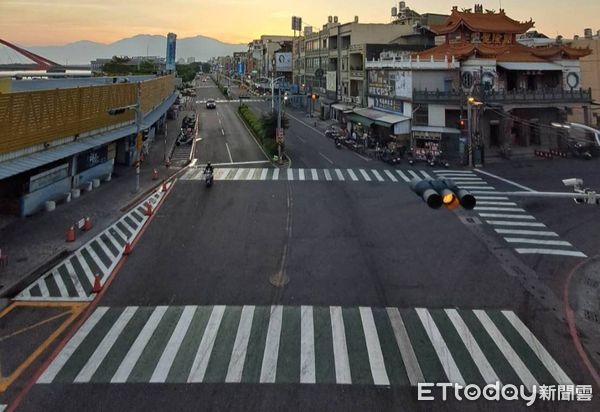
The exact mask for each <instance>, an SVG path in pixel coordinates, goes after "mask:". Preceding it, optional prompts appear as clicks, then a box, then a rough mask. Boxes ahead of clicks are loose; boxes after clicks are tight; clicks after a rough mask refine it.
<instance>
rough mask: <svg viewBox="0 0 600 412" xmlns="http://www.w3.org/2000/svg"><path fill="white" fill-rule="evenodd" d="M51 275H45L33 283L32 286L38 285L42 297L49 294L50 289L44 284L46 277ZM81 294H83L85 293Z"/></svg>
mask: <svg viewBox="0 0 600 412" xmlns="http://www.w3.org/2000/svg"><path fill="white" fill-rule="evenodd" d="M51 276H53V275H48V276H45V277H43V278H42V279H40V281H39V282H37V283H34V284H33V285H34V286H35V285H38V286H39V287H40V291H41V293H42V297H44V296H50V291H49V290H48V285H47V284H46V279H48V278H49V277H51ZM83 296H85V294H84V295H83Z"/></svg>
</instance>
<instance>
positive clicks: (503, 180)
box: [474, 169, 535, 192]
mask: <svg viewBox="0 0 600 412" xmlns="http://www.w3.org/2000/svg"><path fill="white" fill-rule="evenodd" d="M474 170H475V171H476V172H477V173H482V174H484V175H487V176H490V177H493V178H494V179H498V180H500V181H502V182H504V183H508V184H509V185H513V186H516V187H518V188H519V189H523V190H526V191H528V192H535V190H533V189H531V188H529V187H527V186H523V185H520V184H518V183H516V182H513V181H512V180H508V179H505V178H503V177H500V176H496V175H495V174H492V173H490V172H486V171H484V170H481V169H474Z"/></svg>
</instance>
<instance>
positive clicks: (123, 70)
mask: <svg viewBox="0 0 600 412" xmlns="http://www.w3.org/2000/svg"><path fill="white" fill-rule="evenodd" d="M130 60H131V59H130V58H129V57H119V56H113V57H112V59H111V60H110V61H109V62H108V63H105V64H104V66H102V71H103V72H105V73H106V74H109V75H117V74H122V75H125V74H129V73H130V71H131V67H130V66H127V63H129V61H130Z"/></svg>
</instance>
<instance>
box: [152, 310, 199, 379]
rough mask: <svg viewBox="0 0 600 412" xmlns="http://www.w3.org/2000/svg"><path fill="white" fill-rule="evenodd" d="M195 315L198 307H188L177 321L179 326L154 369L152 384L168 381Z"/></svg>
mask: <svg viewBox="0 0 600 412" xmlns="http://www.w3.org/2000/svg"><path fill="white" fill-rule="evenodd" d="M194 313H196V306H186V307H185V308H184V309H183V312H182V313H181V316H180V317H179V320H178V321H177V326H175V330H174V331H173V333H172V334H171V337H170V338H169V342H168V343H167V346H166V347H165V349H164V351H163V353H162V355H161V356H160V359H159V360H158V363H157V364H156V367H155V368H154V372H153V373H152V376H151V377H150V382H152V383H154V382H159V383H164V381H165V379H167V376H168V375H169V371H170V370H171V366H172V365H173V361H174V360H175V355H177V352H178V351H179V347H180V346H181V343H182V342H183V338H184V337H185V334H186V332H187V330H188V328H189V327H190V323H191V322H192V318H193V317H194Z"/></svg>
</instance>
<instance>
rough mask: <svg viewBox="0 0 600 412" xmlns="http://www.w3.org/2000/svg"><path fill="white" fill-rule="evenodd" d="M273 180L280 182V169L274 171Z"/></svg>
mask: <svg viewBox="0 0 600 412" xmlns="http://www.w3.org/2000/svg"><path fill="white" fill-rule="evenodd" d="M272 180H279V169H274V170H273V178H272Z"/></svg>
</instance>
